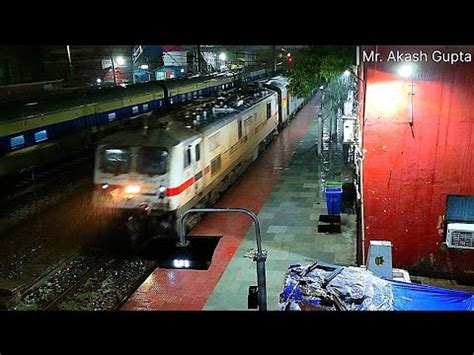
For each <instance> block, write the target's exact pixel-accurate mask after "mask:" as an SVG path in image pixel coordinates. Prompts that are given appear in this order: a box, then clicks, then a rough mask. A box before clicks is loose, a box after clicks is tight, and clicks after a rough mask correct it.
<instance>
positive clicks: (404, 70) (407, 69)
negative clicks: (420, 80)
mask: <svg viewBox="0 0 474 355" xmlns="http://www.w3.org/2000/svg"><path fill="white" fill-rule="evenodd" d="M413 72H414V69H413V66H412V65H410V64H404V65H402V66H401V67H400V68H399V69H398V74H399V75H400V76H401V77H403V78H409V77H410V76H411V75H412V74H413Z"/></svg>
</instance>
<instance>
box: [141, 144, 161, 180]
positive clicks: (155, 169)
mask: <svg viewBox="0 0 474 355" xmlns="http://www.w3.org/2000/svg"><path fill="white" fill-rule="evenodd" d="M167 163H168V152H167V151H166V149H163V148H156V147H145V148H141V149H140V155H139V159H138V172H140V173H142V174H148V175H163V174H166V170H167Z"/></svg>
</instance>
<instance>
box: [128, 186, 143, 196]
mask: <svg viewBox="0 0 474 355" xmlns="http://www.w3.org/2000/svg"><path fill="white" fill-rule="evenodd" d="M140 190H141V187H140V186H138V185H128V186H126V187H125V193H126V194H137V193H139V192H140Z"/></svg>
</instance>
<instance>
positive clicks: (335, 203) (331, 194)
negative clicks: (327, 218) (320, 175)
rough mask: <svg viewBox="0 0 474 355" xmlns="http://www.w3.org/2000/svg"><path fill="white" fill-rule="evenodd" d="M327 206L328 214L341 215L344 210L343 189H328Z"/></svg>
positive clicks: (326, 190)
mask: <svg viewBox="0 0 474 355" xmlns="http://www.w3.org/2000/svg"><path fill="white" fill-rule="evenodd" d="M325 192H326V206H327V208H328V214H341V209H342V188H341V187H326V189H325Z"/></svg>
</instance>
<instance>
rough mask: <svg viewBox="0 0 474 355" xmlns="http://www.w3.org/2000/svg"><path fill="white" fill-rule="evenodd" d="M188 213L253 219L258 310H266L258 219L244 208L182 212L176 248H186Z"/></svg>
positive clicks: (265, 291)
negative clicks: (222, 214)
mask: <svg viewBox="0 0 474 355" xmlns="http://www.w3.org/2000/svg"><path fill="white" fill-rule="evenodd" d="M189 213H244V214H246V215H247V216H249V217H250V218H252V219H253V221H254V223H255V237H256V240H257V253H256V254H255V255H254V258H253V260H254V261H256V262H257V284H258V309H259V310H260V311H266V310H267V286H266V276H265V260H266V258H267V257H266V256H265V255H264V254H263V250H262V236H261V235H260V223H259V222H258V218H257V216H256V215H255V213H253V212H252V211H250V210H248V209H246V208H192V209H189V210H187V211H186V212H184V213H183V214H182V215H181V216H179V218H178V235H179V242H178V244H177V246H178V247H186V246H188V245H189V241H187V240H186V228H185V225H184V217H185V216H187V215H188V214H189Z"/></svg>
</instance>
